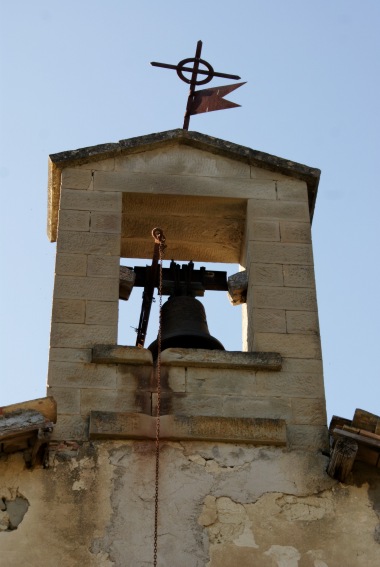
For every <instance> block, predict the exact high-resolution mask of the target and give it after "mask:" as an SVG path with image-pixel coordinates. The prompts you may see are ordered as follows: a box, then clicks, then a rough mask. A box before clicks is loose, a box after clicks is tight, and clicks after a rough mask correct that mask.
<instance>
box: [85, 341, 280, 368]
mask: <svg viewBox="0 0 380 567" xmlns="http://www.w3.org/2000/svg"><path fill="white" fill-rule="evenodd" d="M92 362H95V363H96V364H131V365H149V366H152V365H153V358H152V353H151V352H150V350H148V349H146V348H138V347H132V346H120V345H95V346H94V347H93V349H92ZM161 364H162V366H177V367H183V366H186V367H189V366H191V367H199V368H231V369H246V370H281V368H282V358H281V355H280V354H279V353H278V352H240V351H225V350H205V349H195V348H168V349H166V350H164V351H163V352H162V354H161Z"/></svg>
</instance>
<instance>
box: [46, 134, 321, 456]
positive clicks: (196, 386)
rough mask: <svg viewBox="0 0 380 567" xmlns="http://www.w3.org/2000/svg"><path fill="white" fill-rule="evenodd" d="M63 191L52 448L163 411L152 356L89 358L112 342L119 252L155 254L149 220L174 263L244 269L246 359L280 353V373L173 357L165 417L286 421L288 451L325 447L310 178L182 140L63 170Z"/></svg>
mask: <svg viewBox="0 0 380 567" xmlns="http://www.w3.org/2000/svg"><path fill="white" fill-rule="evenodd" d="M61 183H62V185H61V198H60V210H59V224H58V238H57V261H56V278H55V286H54V299H53V314H52V330H51V350H50V361H49V376H48V384H49V388H48V395H53V396H54V397H55V399H56V401H57V403H58V423H57V426H56V428H55V432H54V435H55V437H56V438H57V439H85V438H86V435H87V433H86V432H87V423H88V416H89V413H90V411H91V410H95V411H96V410H102V411H106V410H109V411H130V412H143V413H148V414H151V413H152V411H153V413H154V406H155V400H154V396H153V395H152V383H153V381H154V377H153V366H152V362H151V359H150V358H149V353H148V352H147V351H145V354H144V353H141V357H142V358H141V357H140V359H139V360H138V361H137V362H133V363H132V364H129V365H128V364H118V363H116V362H115V363H113V364H108V363H97V362H94V361H93V357H92V349H93V347H94V346H95V345H97V344H103V345H107V344H108V345H116V344H117V322H118V276H119V263H120V256H122V255H124V256H129V257H136V256H137V257H144V256H145V257H150V255H151V250H152V240H151V236H150V234H145V233H146V232H147V229H148V228H149V227H150V225H152V224H153V225H156V226H157V225H158V226H161V227H163V228H164V229H165V234H166V235H167V242H168V250H167V255H168V257H174V258H175V259H177V260H178V259H186V260H189V259H193V260H195V261H221V260H224V261H227V262H240V263H241V265H242V267H243V268H246V269H247V271H248V274H249V287H248V293H247V303H246V304H245V305H244V306H243V308H244V313H245V315H244V317H243V338H244V345H243V350H245V351H263V352H266V351H270V352H278V353H279V354H280V355H281V356H282V358H283V365H282V369H281V370H280V371H279V372H278V373H276V374H275V375H274V374H273V373H270V372H269V373H268V372H267V373H265V372H258V373H257V375H256V374H255V373H254V372H248V373H247V371H246V372H244V371H242V370H241V369H240V370H238V369H236V368H235V367H234V365H233V364H232V366H231V369H230V370H228V369H223V370H222V371H221V370H218V369H208V368H207V365H206V367H202V365H200V367H199V368H183V367H181V368H175V366H176V365H175V363H172V362H171V363H170V364H169V366H170V369H169V370H168V373H169V375H176V376H177V377H180V376H181V378H177V381H176V382H175V384H176V385H175V387H174V388H172V387H170V388H169V390H168V391H167V392H166V393H165V395H166V402H165V403H166V407H167V411H168V412H173V413H178V412H180V413H184V414H188V415H193V414H198V415H199V414H201V413H202V412H203V413H204V414H205V415H211V414H214V415H216V416H231V417H233V416H236V415H238V414H239V415H241V416H249V417H261V416H262V417H268V418H277V417H278V418H279V419H285V420H286V421H287V425H288V426H289V429H288V430H289V439H290V440H292V441H291V443H292V444H293V443H295V444H296V445H298V446H301V445H303V446H306V447H308V446H311V447H314V446H320V447H322V446H325V445H326V427H325V426H326V415H325V402H324V392H323V376H322V362H321V350H320V339H319V330H318V318H317V304H316V292H315V282H314V273H313V260H312V247H311V238H310V221H309V209H308V201H307V188H306V184H305V183H304V182H303V181H299V180H297V179H293V178H290V177H286V176H284V175H282V174H278V173H273V172H271V171H267V170H264V169H261V168H258V167H253V166H250V165H248V164H247V163H244V162H242V161H237V160H234V159H228V158H226V157H222V156H220V155H215V154H212V153H210V152H207V151H204V150H199V149H195V148H190V147H188V146H177V145H173V146H165V147H163V148H161V149H156V150H152V151H144V152H140V153H133V154H130V155H117V156H115V157H112V158H109V159H107V160H103V161H98V162H91V163H83V164H81V165H77V166H75V167H67V168H64V169H63V170H62V176H61ZM184 376H185V378H184ZM206 377H207V379H206ZM184 380H185V381H186V388H187V389H186V391H184V390H183V388H184V386H183V383H184ZM247 381H250V386H249V388H248V390H247V389H246V386H245V385H244V384H246V383H247ZM227 384H228V386H226V385H227ZM226 388H227V389H228V388H230V390H229V391H227V390H226ZM242 392H244V393H243V394H242ZM239 396H240V397H239ZM239 412H240V413H239ZM310 439H312V442H311V444H310Z"/></svg>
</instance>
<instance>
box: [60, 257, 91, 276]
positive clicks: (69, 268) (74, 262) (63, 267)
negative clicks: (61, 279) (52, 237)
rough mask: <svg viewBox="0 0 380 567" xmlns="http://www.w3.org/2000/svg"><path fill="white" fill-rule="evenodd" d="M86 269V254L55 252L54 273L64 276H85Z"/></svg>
mask: <svg viewBox="0 0 380 567" xmlns="http://www.w3.org/2000/svg"><path fill="white" fill-rule="evenodd" d="M86 271H87V255H85V254H57V256H56V260H55V273H56V274H60V275H65V276H85V275H86Z"/></svg>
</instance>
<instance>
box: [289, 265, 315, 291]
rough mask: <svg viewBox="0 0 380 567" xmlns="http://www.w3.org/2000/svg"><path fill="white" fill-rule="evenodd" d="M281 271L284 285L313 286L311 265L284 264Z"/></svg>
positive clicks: (313, 278)
mask: <svg viewBox="0 0 380 567" xmlns="http://www.w3.org/2000/svg"><path fill="white" fill-rule="evenodd" d="M283 272H284V285H285V286H290V287H311V288H315V277H314V268H313V266H292V265H284V266H283Z"/></svg>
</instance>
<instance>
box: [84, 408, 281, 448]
mask: <svg viewBox="0 0 380 567" xmlns="http://www.w3.org/2000/svg"><path fill="white" fill-rule="evenodd" d="M155 437H156V418H155V417H152V416H150V415H145V414H141V413H116V412H100V411H92V412H90V429H89V438H90V439H155ZM160 438H161V439H168V440H177V441H179V440H180V441H186V440H197V441H220V442H233V443H236V442H239V443H251V444H253V445H273V446H286V424H285V420H283V419H264V418H233V417H208V416H194V417H188V416H183V415H164V416H161V418H160Z"/></svg>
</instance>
